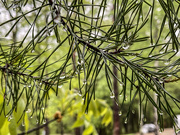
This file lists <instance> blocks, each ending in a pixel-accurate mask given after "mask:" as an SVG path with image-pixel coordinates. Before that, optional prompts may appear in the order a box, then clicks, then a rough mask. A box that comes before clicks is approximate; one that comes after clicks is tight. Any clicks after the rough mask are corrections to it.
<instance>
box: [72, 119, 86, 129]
mask: <svg viewBox="0 0 180 135" xmlns="http://www.w3.org/2000/svg"><path fill="white" fill-rule="evenodd" d="M82 125H84V120H83V119H82V118H80V119H77V120H76V122H75V123H74V124H73V125H72V128H76V127H80V126H82Z"/></svg>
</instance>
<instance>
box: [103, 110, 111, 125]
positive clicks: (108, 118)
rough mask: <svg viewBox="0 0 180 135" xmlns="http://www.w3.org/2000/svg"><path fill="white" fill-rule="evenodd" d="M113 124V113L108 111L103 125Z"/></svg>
mask: <svg viewBox="0 0 180 135" xmlns="http://www.w3.org/2000/svg"><path fill="white" fill-rule="evenodd" d="M111 122H112V111H111V110H108V111H107V112H106V114H105V116H104V118H103V120H102V124H104V125H105V126H107V125H109V124H110V123H111Z"/></svg>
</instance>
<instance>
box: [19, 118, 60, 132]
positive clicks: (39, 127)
mask: <svg viewBox="0 0 180 135" xmlns="http://www.w3.org/2000/svg"><path fill="white" fill-rule="evenodd" d="M56 120H57V119H52V120H50V121H48V122H46V124H44V125H41V126H38V127H36V128H33V129H31V130H29V131H27V132H22V133H19V134H18V135H25V134H29V133H31V132H34V131H36V130H39V129H41V128H43V127H45V126H47V125H48V124H50V123H52V122H54V121H56Z"/></svg>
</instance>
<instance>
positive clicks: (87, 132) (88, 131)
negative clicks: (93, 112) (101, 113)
mask: <svg viewBox="0 0 180 135" xmlns="http://www.w3.org/2000/svg"><path fill="white" fill-rule="evenodd" d="M93 129H94V127H93V125H89V126H88V127H87V128H86V129H85V130H84V132H83V135H90V134H92V133H93Z"/></svg>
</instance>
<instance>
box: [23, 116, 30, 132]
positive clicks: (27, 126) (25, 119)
mask: <svg viewBox="0 0 180 135" xmlns="http://www.w3.org/2000/svg"><path fill="white" fill-rule="evenodd" d="M24 125H25V130H26V132H27V131H28V128H29V119H28V115H27V114H25V118H24Z"/></svg>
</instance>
